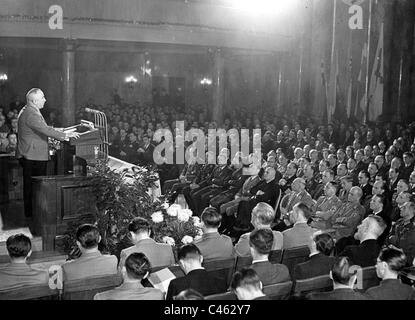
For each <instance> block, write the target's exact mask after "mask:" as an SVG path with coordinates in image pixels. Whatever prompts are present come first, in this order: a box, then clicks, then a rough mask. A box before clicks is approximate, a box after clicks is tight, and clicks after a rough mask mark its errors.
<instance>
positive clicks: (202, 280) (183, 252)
mask: <svg viewBox="0 0 415 320" xmlns="http://www.w3.org/2000/svg"><path fill="white" fill-rule="evenodd" d="M177 258H178V260H179V265H180V267H181V268H182V269H183V272H184V273H185V276H184V277H180V278H176V279H173V280H172V281H171V282H170V284H169V288H168V289H167V295H166V300H172V299H173V297H175V296H177V295H178V294H179V293H180V292H182V291H183V290H186V289H193V290H196V291H198V292H200V293H201V294H203V295H204V296H207V295H210V294H215V293H219V292H225V291H226V289H227V288H226V286H225V284H223V283H220V282H218V281H217V280H215V278H213V277H211V276H210V275H209V273H208V272H207V271H206V270H205V269H204V268H203V267H202V262H203V256H202V254H201V253H200V250H199V249H198V248H197V246H196V245H194V244H188V245H184V246H183V247H181V248H180V249H179V252H178V254H177Z"/></svg>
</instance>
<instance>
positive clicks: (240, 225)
mask: <svg viewBox="0 0 415 320" xmlns="http://www.w3.org/2000/svg"><path fill="white" fill-rule="evenodd" d="M257 190H258V191H257V192H256V194H255V195H254V196H252V197H251V198H249V200H246V201H245V200H244V201H241V202H240V203H239V206H238V213H237V217H236V220H235V227H234V235H235V236H236V237H239V236H241V234H242V232H244V231H245V232H246V231H249V230H250V229H251V228H252V225H251V223H250V221H251V212H252V209H253V208H254V207H255V206H256V205H257V204H258V203H259V202H266V203H268V204H269V205H271V206H272V207H274V206H275V203H276V201H277V199H278V197H279V195H280V192H281V190H280V188H279V186H278V185H277V184H276V181H275V169H274V168H272V167H267V168H266V169H265V172H264V181H262V182H261V183H260V184H259V185H258V186H257Z"/></svg>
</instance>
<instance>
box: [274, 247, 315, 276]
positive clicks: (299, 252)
mask: <svg viewBox="0 0 415 320" xmlns="http://www.w3.org/2000/svg"><path fill="white" fill-rule="evenodd" d="M309 255H310V249H309V248H308V247H307V246H301V247H296V248H289V249H285V250H284V252H283V254H282V260H281V263H282V264H284V265H286V266H287V268H288V270H289V271H290V275H291V277H292V276H293V273H294V268H295V266H296V265H297V264H299V263H302V262H305V261H307V259H308V256H309Z"/></svg>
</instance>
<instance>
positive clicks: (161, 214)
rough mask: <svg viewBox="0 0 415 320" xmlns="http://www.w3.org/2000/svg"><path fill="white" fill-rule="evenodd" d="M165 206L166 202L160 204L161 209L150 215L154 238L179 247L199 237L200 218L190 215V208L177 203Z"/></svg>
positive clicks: (191, 213)
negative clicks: (184, 207)
mask: <svg viewBox="0 0 415 320" xmlns="http://www.w3.org/2000/svg"><path fill="white" fill-rule="evenodd" d="M167 206H168V205H167V204H164V205H162V206H161V208H162V209H161V211H158V212H155V213H153V214H152V215H151V222H152V227H153V233H154V240H156V241H158V242H164V243H168V244H170V245H172V246H177V247H180V246H181V245H184V244H189V243H191V242H193V240H194V239H195V238H196V237H198V236H199V237H200V234H201V224H200V219H199V218H198V217H192V215H193V212H192V211H191V210H189V209H183V208H182V207H181V206H180V205H178V204H172V205H171V206H169V207H167ZM166 207H167V209H165V208H166Z"/></svg>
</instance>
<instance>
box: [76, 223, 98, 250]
mask: <svg viewBox="0 0 415 320" xmlns="http://www.w3.org/2000/svg"><path fill="white" fill-rule="evenodd" d="M100 238H101V237H100V235H99V231H98V228H97V227H96V226H94V225H92V224H83V225H81V226H79V227H78V229H77V230H76V240H78V242H79V243H80V245H81V246H82V248H84V249H92V248H95V247H98V243H99V241H100V240H101V239H100Z"/></svg>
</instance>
